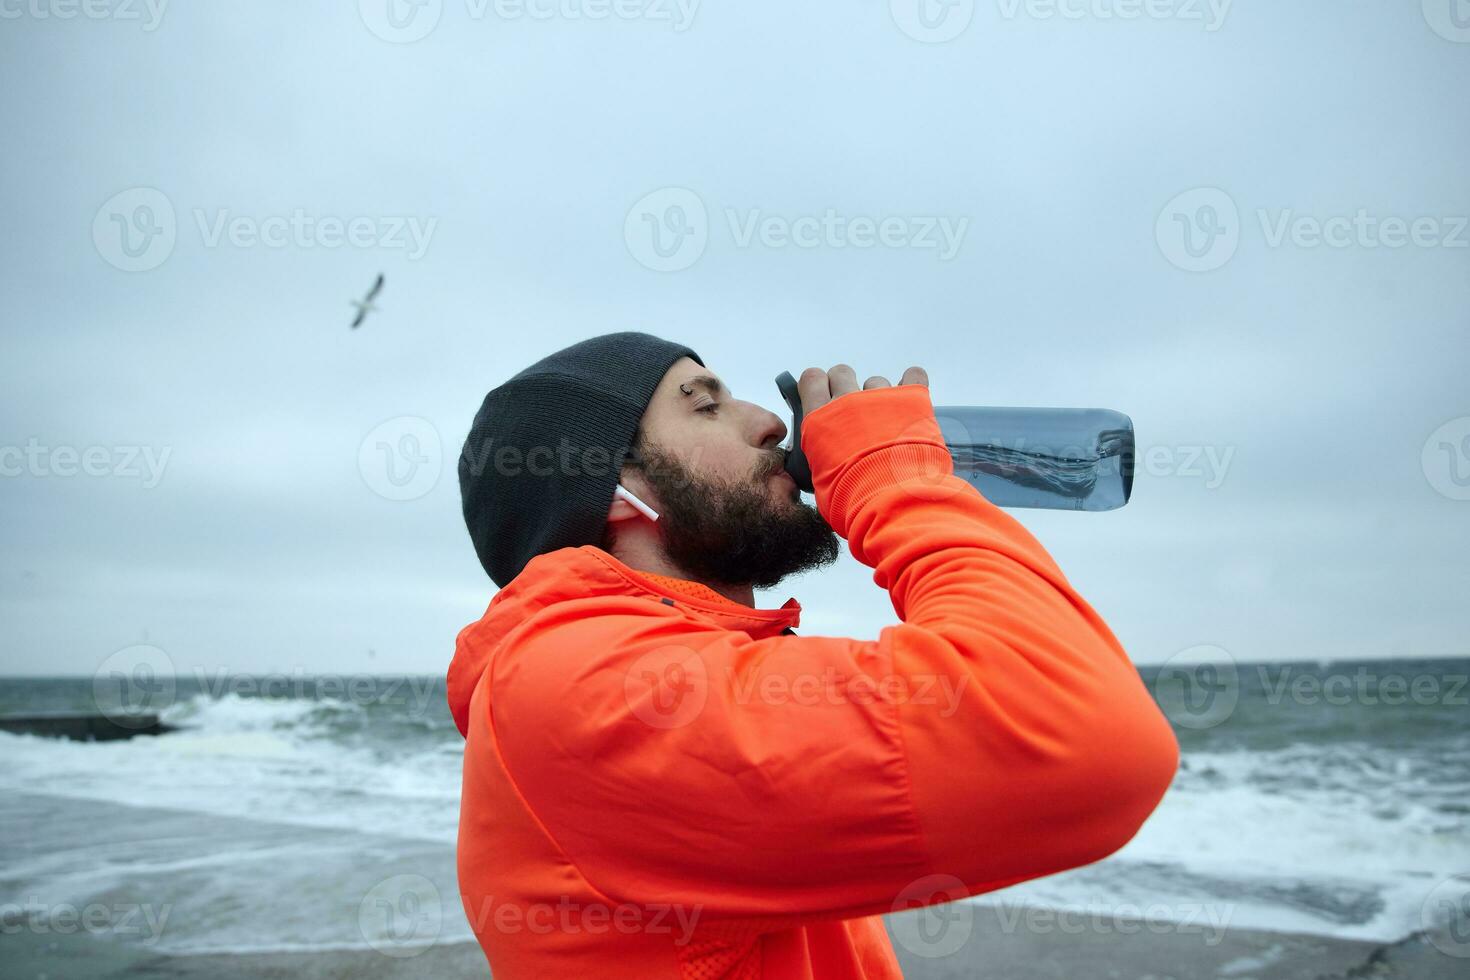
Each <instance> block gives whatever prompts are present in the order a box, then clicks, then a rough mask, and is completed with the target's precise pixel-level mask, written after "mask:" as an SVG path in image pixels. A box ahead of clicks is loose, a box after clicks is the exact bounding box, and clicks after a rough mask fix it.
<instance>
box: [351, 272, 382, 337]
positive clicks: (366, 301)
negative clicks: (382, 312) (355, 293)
mask: <svg viewBox="0 0 1470 980" xmlns="http://www.w3.org/2000/svg"><path fill="white" fill-rule="evenodd" d="M382 291H383V274H382V273H381V272H380V273H378V281H377V282H375V283H373V288H372V289H369V290H368V291H367V295H366V296H364V297H363V298H362V299H361V300H360V301H359V300H352V301H351V302H352V305H353V306H355V307H356V308H357V316H356V317H355V318H353V321H352V329H353V330H356V329H357V328H358V327H360V326H362V321H364V320H366V319H367V315H368V314H369V313H376V312H377V311H378V308H377V307H376V306H374V305H373V300H375V299H377V298H378V293H380V292H382Z"/></svg>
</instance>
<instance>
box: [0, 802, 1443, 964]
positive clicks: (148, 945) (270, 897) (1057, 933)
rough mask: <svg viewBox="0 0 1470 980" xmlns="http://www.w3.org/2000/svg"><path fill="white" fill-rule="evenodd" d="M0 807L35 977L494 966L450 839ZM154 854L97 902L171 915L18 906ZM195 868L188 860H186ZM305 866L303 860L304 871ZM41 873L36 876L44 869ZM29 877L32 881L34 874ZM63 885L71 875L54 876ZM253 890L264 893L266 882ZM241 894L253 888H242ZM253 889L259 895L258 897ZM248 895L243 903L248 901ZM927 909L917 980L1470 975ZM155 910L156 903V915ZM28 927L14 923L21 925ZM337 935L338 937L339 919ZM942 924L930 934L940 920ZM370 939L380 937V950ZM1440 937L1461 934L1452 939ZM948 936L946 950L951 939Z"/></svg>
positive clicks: (1198, 935)
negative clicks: (386, 905)
mask: <svg viewBox="0 0 1470 980" xmlns="http://www.w3.org/2000/svg"><path fill="white" fill-rule="evenodd" d="M0 816H3V818H4V822H5V823H6V825H7V826H9V827H17V826H19V827H26V828H30V832H29V833H26V834H23V835H14V834H7V835H6V836H5V838H4V840H3V842H0V867H3V868H4V869H5V871H3V872H0V889H3V895H0V901H3V902H5V903H12V904H9V905H7V918H6V934H5V935H4V937H3V947H4V957H3V958H4V961H5V970H4V973H5V975H6V976H7V977H14V978H26V980H42V978H47V980H54V978H58V977H67V978H79V980H112V978H141V977H161V978H201V980H202V978H218V977H244V978H274V977H283V978H284V977H305V978H323V980H325V978H337V977H342V978H347V977H352V978H371V980H379V978H381V980H388V978H411V977H412V978H417V977H428V976H432V977H486V976H489V971H488V969H487V968H486V965H485V962H484V959H483V957H482V955H481V953H480V950H479V947H478V946H477V945H475V944H474V943H473V942H470V941H466V939H465V937H464V934H463V932H462V931H460V930H461V929H462V923H461V922H459V921H458V920H455V919H454V918H453V915H454V914H455V912H456V911H457V903H456V902H455V901H454V896H455V892H454V878H453V855H452V852H451V851H450V849H449V848H447V847H443V846H432V845H426V844H424V843H422V842H418V841H413V840H407V839H399V838H395V837H393V836H392V835H391V834H382V833H374V834H366V833H364V834H353V835H344V834H342V833H341V832H339V831H335V830H315V829H308V828H292V829H285V828H282V827H281V826H280V825H278V824H272V823H266V822H263V821H252V820H241V819H234V818H223V817H207V816H201V815H199V814H195V813H186V812H181V811H175V810H167V809H160V808H146V807H131V806H120V805H116V804H107V803H99V802H95V801H81V800H70V799H63V798H60V797H54V796H43V795H33V794H8V795H7V796H6V798H5V800H4V802H3V803H0ZM226 847H228V848H229V849H230V851H231V852H232V853H240V852H241V851H242V849H243V850H245V851H247V852H248V851H249V849H251V848H258V850H259V855H260V859H259V860H257V861H254V862H252V863H251V864H250V865H248V866H247V867H249V868H253V871H251V874H252V875H253V876H254V877H255V878H256V879H257V880H255V881H254V882H252V881H242V880H241V879H240V878H239V872H238V869H237V872H236V877H235V878H234V879H233V884H232V887H231V891H230V893H229V894H215V893H212V892H210V891H209V890H207V889H203V890H198V889H195V888H194V887H193V886H194V884H195V882H194V881H193V880H192V879H191V877H190V875H189V873H188V872H187V871H186V870H184V869H182V868H181V867H180V866H179V864H177V863H175V864H173V865H169V864H167V862H160V861H159V860H158V857H159V855H160V853H165V854H167V853H172V854H175V855H180V854H184V853H187V854H191V855H193V854H200V853H204V854H208V853H210V852H211V851H214V850H223V849H224V848H226ZM281 848H288V849H293V850H294V851H295V852H296V853H306V854H315V855H316V860H317V861H318V866H317V867H315V868H314V869H311V877H312V879H313V880H314V881H316V882H317V884H318V885H319V886H320V887H319V890H318V891H317V892H315V893H313V894H311V895H306V896H303V895H301V894H299V892H292V893H290V894H283V889H274V890H273V889H272V887H271V885H272V881H273V879H277V878H281V880H289V881H290V882H292V883H293V884H292V888H295V887H296V885H295V883H296V882H297V880H298V879H297V878H295V877H287V878H282V876H281V875H280V874H279V872H280V868H279V866H277V865H274V864H273V863H272V861H271V859H270V857H269V855H270V854H271V853H273V852H276V851H279V849H281ZM99 861H100V862H102V863H104V864H109V865H126V864H128V863H134V864H136V863H138V862H153V863H156V864H158V865H159V871H158V875H157V877H156V878H150V877H149V876H148V875H147V874H140V873H137V872H136V869H134V872H135V873H133V874H130V875H128V876H126V877H123V878H120V879H119V880H120V881H125V882H127V884H124V885H119V886H115V887H112V888H108V889H104V890H102V891H101V892H96V891H94V892H92V893H91V894H90V895H89V896H88V901H89V902H90V903H91V904H92V905H93V906H96V905H98V904H99V903H100V904H103V905H105V906H106V907H108V908H110V909H116V910H121V909H124V908H132V907H134V906H145V907H149V908H153V907H157V908H158V909H163V910H167V911H169V912H171V913H172V914H171V915H170V916H164V917H162V918H164V919H165V921H164V922H163V923H162V927H161V929H159V930H157V932H156V934H155V933H150V932H149V928H148V925H147V923H148V922H149V921H150V920H149V917H148V916H147V915H142V916H132V917H124V916H120V915H117V916H114V917H113V918H112V919H111V921H109V922H106V923H98V924H97V925H98V926H100V927H95V928H94V927H86V926H83V925H79V924H78V923H75V922H73V923H71V924H70V926H68V925H67V923H66V921H65V920H64V919H63V920H58V921H53V922H52V923H50V924H49V925H43V924H41V922H40V920H39V919H35V918H32V919H31V920H29V921H27V922H19V923H18V922H17V918H16V916H15V913H14V908H15V904H14V903H20V902H25V901H27V900H35V901H39V902H40V903H42V904H49V905H50V907H51V908H52V910H53V911H54V910H55V909H56V908H58V907H60V906H61V905H62V904H64V903H66V902H68V901H70V902H73V903H77V904H78V905H80V900H79V899H77V898H74V897H73V898H68V897H67V896H65V895H63V894H62V893H61V891H59V890H58V889H65V888H66V887H67V883H68V882H70V883H72V884H73V885H75V884H76V882H77V881H78V879H77V877H76V876H78V875H81V874H83V873H84V872H85V870H86V869H87V868H88V867H89V866H91V865H95V864H96V863H98V862H99ZM184 863H186V864H192V863H195V862H184ZM294 870H295V871H296V872H298V873H299V871H300V869H299V868H296V869H294ZM42 871H45V873H46V874H47V876H48V877H47V878H46V879H45V880H43V879H42V878H41V876H40V872H42ZM402 874H415V875H423V876H425V877H426V878H427V879H428V880H430V881H431V882H432V883H433V885H434V887H435V888H436V889H437V891H438V894H439V897H440V899H441V902H442V906H441V908H440V909H438V910H435V914H436V918H435V919H434V920H433V921H434V922H435V923H436V926H437V928H436V930H435V934H434V935H431V936H426V937H423V938H424V939H425V941H424V942H422V943H418V944H397V945H395V944H392V943H390V942H385V941H384V940H383V939H382V937H379V936H375V935H374V934H373V933H372V932H371V930H367V929H365V928H364V924H363V920H362V918H361V916H362V909H363V908H364V907H365V903H364V898H365V896H367V895H369V894H371V892H372V889H373V887H374V882H376V881H381V880H384V879H385V878H390V877H392V876H395V875H402ZM33 876H34V877H33ZM58 882H59V883H60V884H58ZM256 885H258V886H259V888H256V887H255V886H256ZM242 896H243V897H242ZM252 896H253V898H252ZM252 901H254V902H256V903H258V904H257V907H255V908H241V907H240V904H241V903H242V902H252ZM230 914H235V915H244V916H245V917H247V918H248V919H250V920H253V922H255V923H258V929H255V930H254V933H255V934H254V940H255V944H256V945H257V946H258V947H259V948H258V949H257V950H254V951H252V950H249V949H237V950H234V951H230V952H206V951H201V952H188V951H187V947H188V946H189V945H190V933H191V932H192V933H194V934H198V933H201V932H203V933H205V934H207V933H208V930H209V929H210V928H211V927H212V923H214V922H215V921H217V920H218V919H220V918H221V917H223V916H226V915H230ZM915 914H916V913H904V914H902V915H896V916H890V917H889V920H888V923H889V931H890V934H891V935H892V936H893V937H894V948H895V950H896V951H897V952H898V954H899V958H900V960H901V962H902V963H903V967H904V973H905V976H907V977H909V978H912V980H960V978H970V977H1002V978H1016V980H1033V978H1034V980H1051V978H1056V980H1062V978H1067V980H1071V978H1079V977H1099V978H1117V980H1206V978H1230V980H1249V978H1257V980H1335V978H1342V980H1348V978H1364V977H1374V978H1378V977H1384V978H1391V977H1404V978H1409V977H1413V978H1424V980H1435V978H1451V977H1463V976H1464V975H1465V969H1466V967H1467V962H1470V961H1467V960H1465V959H1459V958H1455V957H1452V956H1449V955H1446V954H1445V953H1443V952H1441V951H1440V950H1439V949H1437V948H1436V947H1435V946H1434V945H1432V944H1431V943H1430V942H1428V941H1426V939H1425V937H1411V938H1409V939H1407V940H1404V941H1401V942H1398V943H1394V944H1382V943H1370V942H1360V941H1354V940H1344V939H1333V938H1327V937H1321V936H1309V935H1302V934H1291V933H1274V932H1265V931H1260V930H1250V929H1234V928H1229V927H1222V928H1215V927H1211V926H1207V925H1199V926H1182V925H1176V924H1168V923H1160V922H1153V921H1139V920H1137V919H1129V918H1127V917H1118V918H1108V919H1098V918H1096V917H1090V918H1086V919H1077V920H1075V921H1074V920H1067V919H1065V918H1058V917H1056V916H1054V915H1052V914H1050V913H1045V912H1033V913H1031V914H1019V913H1018V911H1017V910H1016V909H1015V908H1013V907H1007V906H1000V907H996V906H985V905H968V906H966V907H965V909H964V911H963V912H962V914H961V915H960V916H959V917H958V918H954V919H952V920H951V928H953V929H956V930H957V931H956V932H955V933H954V934H953V935H954V936H955V937H956V939H957V941H955V942H950V943H949V944H948V945H946V944H944V943H939V944H934V943H929V944H926V943H925V942H923V941H921V940H919V939H918V938H916V937H917V936H918V935H919V933H917V932H916V931H915V923H913V922H911V921H906V919H907V918H908V917H911V916H913V915H915ZM303 915H305V916H308V917H310V916H315V917H317V918H318V919H319V920H320V921H319V922H318V923H317V924H318V925H326V926H330V927H331V928H328V929H326V931H324V932H318V933H315V934H314V935H318V936H323V935H326V936H332V935H335V936H336V937H337V938H338V939H339V940H340V942H337V943H335V944H321V945H332V946H333V948H318V949H290V948H278V949H276V950H275V951H271V949H270V947H272V946H278V947H288V946H289V945H290V943H291V940H292V937H293V936H298V937H299V936H300V935H302V919H303ZM158 918H160V917H159V916H153V920H154V921H156V920H157V919H158ZM17 926H19V927H17ZM333 928H335V930H336V932H335V933H333V932H332V929H333ZM930 934H931V935H932V933H930ZM374 944H376V946H377V948H374ZM1442 945H1447V946H1448V945H1451V944H1449V943H1442ZM950 947H953V948H950Z"/></svg>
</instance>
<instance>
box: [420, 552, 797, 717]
mask: <svg viewBox="0 0 1470 980" xmlns="http://www.w3.org/2000/svg"><path fill="white" fill-rule="evenodd" d="M602 595H606V596H639V595H642V596H647V597H648V598H650V599H652V600H653V601H655V602H661V603H664V604H666V605H674V606H678V607H681V608H683V609H684V610H685V611H686V614H687V615H690V616H691V617H692V618H696V619H698V620H700V621H701V622H703V623H706V624H709V623H713V624H715V625H717V626H720V627H722V628H724V629H738V630H743V631H745V632H746V633H748V634H750V636H751V637H752V638H753V639H761V638H763V637H767V636H775V635H778V634H780V633H785V632H788V631H790V630H792V629H794V628H795V627H796V626H798V625H800V623H801V605H800V604H799V603H798V602H797V601H796V600H795V599H794V598H793V599H787V600H786V602H785V603H783V604H782V605H781V606H780V607H779V608H777V609H756V608H752V607H750V606H745V605H741V604H740V603H738V602H734V601H732V600H730V599H727V598H725V597H724V596H722V595H720V594H719V593H718V592H716V591H714V590H713V589H711V588H709V587H708V586H706V585H703V584H701V583H699V582H691V581H687V580H685V579H678V578H670V577H668V576H666V575H655V574H653V573H651V572H640V571H636V570H634V569H632V568H629V567H628V566H627V565H625V564H623V563H622V562H621V561H619V560H618V559H616V558H614V557H613V556H612V555H610V554H608V553H607V552H606V551H603V550H602V549H601V548H598V547H596V546H595V545H583V546H581V547H576V548H560V549H558V550H556V551H550V552H547V553H545V554H542V555H537V556H536V557H535V558H532V559H531V560H530V561H529V562H527V563H526V567H525V568H524V569H523V570H522V571H521V573H520V574H519V575H517V576H516V577H515V578H514V579H512V580H511V581H510V583H509V584H507V585H506V586H505V587H504V588H503V589H501V590H500V591H499V592H497V593H495V596H494V598H492V599H491V600H490V605H489V607H487V608H486V610H485V615H483V616H481V617H480V619H479V620H478V621H477V622H474V623H471V624H470V625H468V626H466V627H465V628H464V629H462V630H460V631H459V636H458V637H457V638H456V639H455V643H454V659H453V661H451V662H450V665H449V676H448V683H447V697H448V699H449V710H450V713H451V714H453V715H454V723H455V725H456V726H458V728H459V731H460V734H461V735H463V734H465V733H466V732H468V731H469V709H470V698H471V697H472V696H473V695H474V693H475V688H476V687H477V686H478V685H479V683H480V677H481V676H482V675H483V674H484V673H485V669H486V667H487V666H488V665H489V663H490V658H491V656H492V655H493V654H494V652H495V650H496V648H497V647H499V646H500V644H501V642H502V641H503V640H504V639H505V636H506V634H508V633H510V632H511V630H513V629H514V628H515V627H517V626H519V625H521V624H522V623H524V622H525V621H526V620H528V619H530V618H531V617H532V616H534V615H535V614H536V613H538V612H540V611H541V610H543V609H546V608H548V607H550V606H553V605H555V604H556V603H558V602H563V601H567V600H571V599H587V598H589V597H593V596H602Z"/></svg>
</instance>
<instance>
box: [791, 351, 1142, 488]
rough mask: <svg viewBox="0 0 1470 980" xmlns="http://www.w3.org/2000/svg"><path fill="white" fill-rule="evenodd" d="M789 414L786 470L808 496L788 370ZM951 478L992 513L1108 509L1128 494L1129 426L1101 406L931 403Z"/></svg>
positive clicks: (796, 400) (797, 402) (797, 405)
mask: <svg viewBox="0 0 1470 980" xmlns="http://www.w3.org/2000/svg"><path fill="white" fill-rule="evenodd" d="M776 386H777V387H778V388H780V389H781V397H782V398H784V399H785V400H786V404H787V405H788V406H789V407H790V408H791V446H790V447H789V448H788V449H787V450H786V472H787V473H789V474H791V478H792V479H793V480H795V481H796V485H797V486H798V487H800V488H801V489H803V490H805V491H807V492H808V493H810V492H811V491H812V474H811V468H810V467H809V466H808V465H807V461H806V456H805V455H804V454H803V453H802V451H801V419H802V414H803V412H802V407H801V395H800V393H799V392H798V391H797V387H796V379H795V378H793V377H792V376H791V372H790V371H782V372H781V373H780V374H779V375H778V376H777V377H776ZM934 417H935V418H936V419H937V420H938V422H939V431H940V433H941V435H943V437H944V443H945V445H946V446H947V447H948V448H949V453H950V456H951V457H952V458H953V459H954V471H955V475H956V476H958V477H961V478H962V479H964V480H966V481H968V482H969V483H970V484H971V485H973V486H974V487H975V489H977V490H979V491H980V493H981V494H982V495H983V496H984V497H985V499H986V500H989V501H990V502H991V503H993V504H995V505H996V506H998V507H1044V508H1048V509H1051V510H1115V509H1117V508H1119V507H1122V506H1123V505H1124V504H1126V503H1127V502H1128V498H1129V496H1130V495H1131V494H1132V492H1133V452H1134V450H1133V422H1132V420H1131V419H1129V418H1128V416H1126V415H1124V414H1123V413H1121V412H1114V411H1110V410H1108V409H1105V408H981V407H974V406H955V405H936V406H935V407H934Z"/></svg>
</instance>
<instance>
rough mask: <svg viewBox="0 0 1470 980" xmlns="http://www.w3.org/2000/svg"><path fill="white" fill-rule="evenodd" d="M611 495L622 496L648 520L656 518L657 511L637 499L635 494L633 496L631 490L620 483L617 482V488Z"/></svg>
mask: <svg viewBox="0 0 1470 980" xmlns="http://www.w3.org/2000/svg"><path fill="white" fill-rule="evenodd" d="M613 496H614V497H622V498H623V499H624V500H626V501H627V502H628V503H630V504H632V505H633V509H634V510H636V511H637V512H638V513H640V514H642V515H643V516H644V517H646V518H648V519H649V520H650V521H656V520H658V511H656V510H654V509H653V508H652V507H650V506H648V505H647V504H645V503H644V502H643V501H641V500H639V499H638V498H637V497H636V496H634V494H633V492H632V491H631V490H629V489H628V488H627V487H625V486H623V485H622V484H621V483H619V484H618V487H617V489H616V490H614V491H613Z"/></svg>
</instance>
